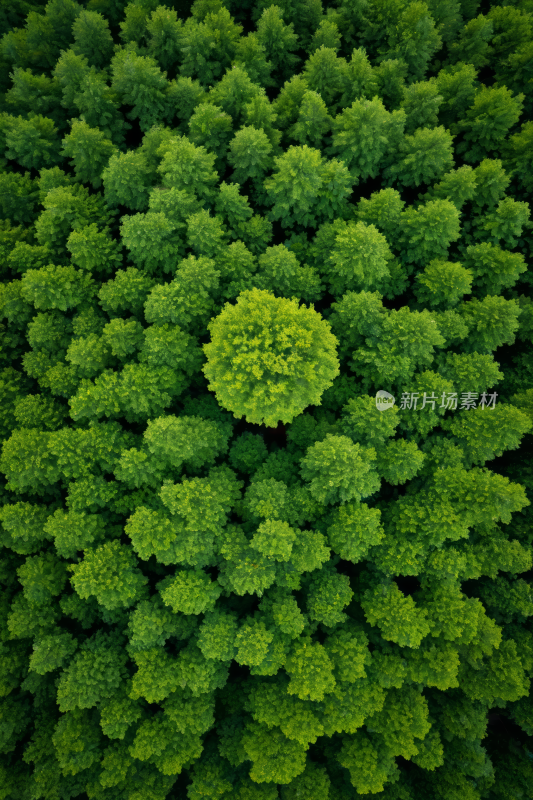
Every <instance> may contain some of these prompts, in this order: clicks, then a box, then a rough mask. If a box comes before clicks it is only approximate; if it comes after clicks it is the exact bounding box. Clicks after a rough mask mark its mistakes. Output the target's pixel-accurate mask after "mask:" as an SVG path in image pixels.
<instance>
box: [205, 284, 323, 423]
mask: <svg viewBox="0 0 533 800" xmlns="http://www.w3.org/2000/svg"><path fill="white" fill-rule="evenodd" d="M328 327H329V326H328V325H327V323H326V322H325V321H324V320H322V319H321V318H320V316H319V315H318V314H317V312H315V311H314V310H313V309H311V308H310V309H307V308H305V306H302V307H298V304H297V302H296V301H294V300H285V299H282V298H275V297H274V296H273V295H272V294H271V293H269V292H267V291H261V290H253V291H250V292H243V293H242V294H241V295H240V296H239V298H238V301H237V304H236V305H235V306H231V305H229V304H227V305H226V306H225V308H224V309H223V311H222V313H221V314H220V315H219V316H218V317H216V318H215V319H214V320H213V322H212V323H211V324H210V327H209V330H210V332H211V337H212V338H211V342H210V343H209V344H207V345H205V346H204V351H205V353H206V355H207V364H206V366H205V367H204V372H205V374H206V377H207V378H208V380H209V381H210V386H211V387H212V390H213V391H214V392H215V393H216V396H217V399H218V400H219V402H220V404H221V405H222V406H223V407H224V408H227V409H228V410H230V411H232V412H233V414H234V416H235V417H237V418H241V417H243V416H245V417H246V419H247V420H249V421H250V422H256V423H260V424H261V423H263V424H267V425H270V426H271V427H275V426H276V424H277V422H278V420H280V419H281V420H282V422H290V421H291V420H292V419H293V418H294V416H296V414H298V413H301V412H302V411H303V410H304V408H306V406H308V405H312V404H314V403H317V402H319V399H320V395H321V394H322V392H323V391H324V390H325V389H326V388H327V387H328V386H330V385H331V382H332V380H333V378H334V377H335V376H336V375H337V374H338V366H337V364H338V361H337V358H336V354H335V345H336V341H335V337H334V336H333V335H332V334H331V332H330V331H329V330H328ZM236 348H237V349H236ZM235 352H237V353H239V356H240V357H239V359H238V360H237V358H236V356H235Z"/></svg>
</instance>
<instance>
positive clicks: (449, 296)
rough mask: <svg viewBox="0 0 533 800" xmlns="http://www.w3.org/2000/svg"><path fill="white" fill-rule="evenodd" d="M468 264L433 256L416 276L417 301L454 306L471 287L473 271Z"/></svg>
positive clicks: (432, 304)
mask: <svg viewBox="0 0 533 800" xmlns="http://www.w3.org/2000/svg"><path fill="white" fill-rule="evenodd" d="M466 264H467V265H468V266H463V265H462V264H459V263H456V262H452V261H443V260H441V259H438V258H434V259H433V260H432V261H430V262H429V264H428V265H427V267H426V268H425V269H424V271H423V272H419V273H418V274H417V276H416V283H417V284H418V285H417V287H416V289H415V291H416V295H417V298H418V300H419V302H422V303H427V304H428V305H430V306H437V307H438V306H442V305H446V306H455V305H457V303H458V302H459V301H460V300H462V298H463V297H464V295H465V294H466V295H468V294H470V292H471V289H472V281H473V278H474V274H475V273H474V271H473V270H472V269H471V268H470V269H469V267H470V265H471V264H472V261H471V260H467V261H466Z"/></svg>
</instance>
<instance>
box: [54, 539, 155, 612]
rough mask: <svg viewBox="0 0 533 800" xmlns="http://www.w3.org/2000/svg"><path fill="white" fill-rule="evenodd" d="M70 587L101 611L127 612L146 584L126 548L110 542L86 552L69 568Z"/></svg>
mask: <svg viewBox="0 0 533 800" xmlns="http://www.w3.org/2000/svg"><path fill="white" fill-rule="evenodd" d="M70 571H71V572H72V583H73V585H74V588H75V590H76V592H77V593H78V594H79V595H80V597H82V598H84V597H89V596H90V595H95V596H96V599H97V600H98V602H99V603H101V604H102V605H103V606H104V608H107V609H109V610H111V611H112V610H113V609H115V608H128V607H129V606H131V605H133V603H135V601H136V600H139V599H141V598H142V595H143V587H144V586H145V584H146V583H147V579H146V578H145V577H144V575H143V574H142V572H141V571H140V569H139V568H138V567H137V559H136V557H135V555H134V554H133V552H132V550H131V548H130V547H128V546H127V545H122V544H120V542H119V541H117V540H114V541H111V542H107V543H106V544H103V545H101V546H100V547H97V548H96V549H95V550H88V551H87V553H86V554H85V557H84V559H83V561H82V562H81V563H80V564H73V565H72V567H71V570H70Z"/></svg>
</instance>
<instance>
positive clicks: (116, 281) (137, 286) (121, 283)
mask: <svg viewBox="0 0 533 800" xmlns="http://www.w3.org/2000/svg"><path fill="white" fill-rule="evenodd" d="M153 285H154V280H153V279H152V278H150V277H149V276H148V275H146V274H145V273H143V272H140V270H138V269H135V267H128V268H127V269H125V270H123V269H119V270H117V271H116V273H115V277H114V278H113V279H112V280H109V281H107V282H106V283H103V284H102V286H101V288H100V291H99V293H98V298H99V302H100V305H101V306H102V308H103V310H104V311H105V312H106V313H108V314H109V313H110V312H114V313H119V314H120V313H121V312H123V311H126V310H127V311H131V312H132V313H133V314H138V313H139V312H140V310H141V309H142V307H143V305H144V303H145V301H146V298H147V296H148V294H149V292H150V289H152V287H153Z"/></svg>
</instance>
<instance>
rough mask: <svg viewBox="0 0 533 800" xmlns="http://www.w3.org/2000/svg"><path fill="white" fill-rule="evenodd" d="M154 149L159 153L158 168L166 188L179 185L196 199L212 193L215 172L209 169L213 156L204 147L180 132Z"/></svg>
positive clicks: (177, 187) (215, 179)
mask: <svg viewBox="0 0 533 800" xmlns="http://www.w3.org/2000/svg"><path fill="white" fill-rule="evenodd" d="M158 152H159V155H160V156H162V160H161V164H160V165H159V167H158V172H159V173H160V174H161V175H162V178H163V185H164V186H165V187H166V188H167V189H182V190H184V191H188V192H190V193H191V194H195V195H196V196H197V197H198V198H199V199H200V200H207V199H210V198H211V197H212V195H213V184H215V183H216V181H217V178H218V175H217V173H216V172H215V170H214V169H213V165H214V163H215V156H214V155H213V154H211V153H208V152H207V150H206V149H205V147H196V146H195V145H194V144H193V143H192V142H190V141H189V140H188V139H187V138H186V137H184V136H180V137H177V138H172V139H171V140H170V141H169V142H168V143H163V144H162V145H161V147H160V149H159V151H158Z"/></svg>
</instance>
